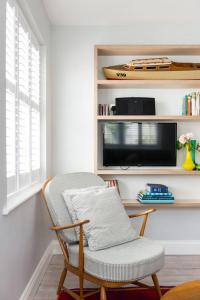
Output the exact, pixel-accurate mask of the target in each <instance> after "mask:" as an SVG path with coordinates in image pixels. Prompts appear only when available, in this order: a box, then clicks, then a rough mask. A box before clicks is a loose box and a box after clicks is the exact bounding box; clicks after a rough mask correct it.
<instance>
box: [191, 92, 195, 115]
mask: <svg viewBox="0 0 200 300" xmlns="http://www.w3.org/2000/svg"><path fill="white" fill-rule="evenodd" d="M191 101H192V113H191V114H192V116H196V93H192V99H191Z"/></svg>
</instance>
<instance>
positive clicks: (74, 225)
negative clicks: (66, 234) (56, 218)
mask: <svg viewBox="0 0 200 300" xmlns="http://www.w3.org/2000/svg"><path fill="white" fill-rule="evenodd" d="M89 222H90V221H89V220H83V221H80V222H77V223H74V224H67V225H64V226H52V227H51V230H54V231H60V230H64V229H71V228H75V227H78V226H81V225H84V224H87V223H89Z"/></svg>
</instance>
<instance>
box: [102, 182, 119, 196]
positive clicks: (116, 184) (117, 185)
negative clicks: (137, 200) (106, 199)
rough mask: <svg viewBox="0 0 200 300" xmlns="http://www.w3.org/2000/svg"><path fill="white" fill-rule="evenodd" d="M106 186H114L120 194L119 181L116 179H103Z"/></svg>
mask: <svg viewBox="0 0 200 300" xmlns="http://www.w3.org/2000/svg"><path fill="white" fill-rule="evenodd" d="M105 183H106V185H107V187H116V188H117V190H118V193H119V195H120V190H119V183H118V180H117V179H111V180H105Z"/></svg>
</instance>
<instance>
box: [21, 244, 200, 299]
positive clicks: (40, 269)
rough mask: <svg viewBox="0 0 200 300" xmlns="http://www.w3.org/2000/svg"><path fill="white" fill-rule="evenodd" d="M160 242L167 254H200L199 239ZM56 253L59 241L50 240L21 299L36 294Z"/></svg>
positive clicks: (59, 250) (58, 249) (57, 252)
mask: <svg viewBox="0 0 200 300" xmlns="http://www.w3.org/2000/svg"><path fill="white" fill-rule="evenodd" d="M158 242H160V243H161V244H162V245H163V246H164V247H165V254H166V255H200V241H199V240H179V241H170V240H168V241H164V240H160V241H158ZM56 254H61V249H60V245H59V243H58V241H57V240H53V241H51V242H50V244H49V246H48V247H47V249H46V251H45V252H44V254H43V256H42V258H41V260H40V262H39V264H38V265H37V267H36V269H35V271H34V273H33V275H32V276H31V278H30V280H29V282H28V284H27V286H26V288H25V290H24V292H23V294H22V295H21V297H20V299H19V300H28V299H29V297H31V296H33V295H34V294H35V292H36V290H37V289H38V287H39V284H40V282H41V279H42V278H43V276H44V273H45V272H46V269H47V267H48V265H49V262H50V260H51V258H52V256H53V255H56Z"/></svg>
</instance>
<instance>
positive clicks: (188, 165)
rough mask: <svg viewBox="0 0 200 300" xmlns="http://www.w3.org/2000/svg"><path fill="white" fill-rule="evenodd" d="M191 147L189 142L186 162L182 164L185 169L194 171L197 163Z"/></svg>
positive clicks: (186, 146) (186, 147)
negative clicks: (194, 160) (193, 158)
mask: <svg viewBox="0 0 200 300" xmlns="http://www.w3.org/2000/svg"><path fill="white" fill-rule="evenodd" d="M190 148H191V147H190V145H188V144H186V145H185V149H186V157H185V161H184V163H183V164H182V167H183V169H185V170H187V171H192V170H193V169H194V168H195V164H194V162H193V160H192V153H191V149H190Z"/></svg>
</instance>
